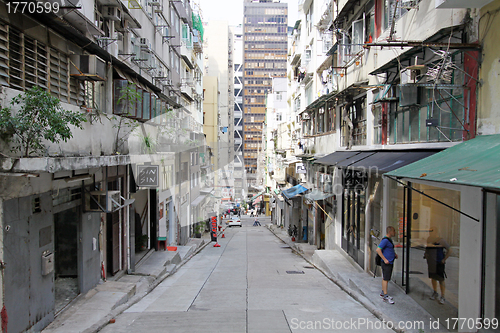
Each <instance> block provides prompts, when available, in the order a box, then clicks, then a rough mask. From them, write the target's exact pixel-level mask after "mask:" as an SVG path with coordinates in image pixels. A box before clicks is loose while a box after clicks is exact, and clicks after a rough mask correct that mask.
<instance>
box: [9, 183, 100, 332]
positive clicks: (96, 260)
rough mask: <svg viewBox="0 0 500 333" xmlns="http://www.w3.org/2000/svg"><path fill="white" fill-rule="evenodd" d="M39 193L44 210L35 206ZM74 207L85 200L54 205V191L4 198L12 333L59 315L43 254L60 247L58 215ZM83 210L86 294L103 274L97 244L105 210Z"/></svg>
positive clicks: (81, 270) (81, 272)
mask: <svg viewBox="0 0 500 333" xmlns="http://www.w3.org/2000/svg"><path fill="white" fill-rule="evenodd" d="M35 198H40V205H39V212H36V211H34V200H35ZM71 207H79V208H81V205H80V202H79V201H76V202H75V201H74V202H70V203H65V204H62V205H59V206H56V207H53V205H52V196H51V194H50V193H49V192H47V193H43V194H41V195H36V196H27V197H21V198H16V199H11V200H7V201H5V202H4V204H3V211H4V216H3V221H4V224H3V227H4V230H5V231H4V244H3V248H4V260H5V263H6V267H5V269H4V284H5V286H6V288H5V302H4V305H5V307H6V310H7V315H8V319H9V321H8V326H7V329H8V332H23V331H25V330H28V329H32V330H34V331H40V330H42V329H43V328H44V327H46V326H47V325H48V324H49V323H50V322H51V321H53V320H54V311H55V308H54V307H55V285H54V281H55V276H54V272H51V273H49V274H48V275H45V276H43V275H42V255H43V254H44V253H45V252H46V251H47V252H49V253H54V251H55V234H54V232H55V226H54V214H55V213H58V212H63V211H65V210H66V209H68V208H71ZM78 212H79V218H78V221H77V224H78V228H77V230H78V231H77V232H78V234H77V239H79V240H80V242H79V243H78V245H77V246H78V265H77V267H78V286H79V289H80V292H81V293H85V292H87V291H88V290H90V289H91V288H93V287H94V286H95V285H96V284H97V283H98V282H99V279H100V277H101V275H100V256H99V246H97V247H96V249H94V247H93V242H94V241H93V238H96V240H98V239H99V230H100V214H98V213H85V214H83V215H82V214H81V210H78ZM83 226H84V227H83ZM97 244H98V243H97Z"/></svg>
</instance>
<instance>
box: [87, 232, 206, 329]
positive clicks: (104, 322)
mask: <svg viewBox="0 0 500 333" xmlns="http://www.w3.org/2000/svg"><path fill="white" fill-rule="evenodd" d="M210 243H212V242H211V241H207V242H206V243H205V244H203V245H201V246H200V247H198V248H197V249H196V250H195V251H193V253H191V254H189V255H188V256H187V257H186V258H184V260H182V261H181V262H180V263H179V265H177V266H176V267H175V268H174V269H173V270H172V271H171V272H165V273H164V274H162V275H160V276H158V277H157V278H156V279H155V280H154V281H153V283H151V284H150V285H149V287H148V289H147V291H146V292H145V293H143V294H141V295H134V296H132V297H131V298H130V299H129V300H127V302H126V303H125V304H122V305H119V306H117V307H115V308H114V309H113V310H111V311H110V312H109V313H108V314H107V315H106V316H105V317H104V318H102V319H100V320H99V321H98V322H97V323H95V324H93V325H92V326H90V327H89V328H87V329H85V330H84V331H83V332H82V333H94V332H99V331H100V330H102V329H103V328H104V327H106V326H107V325H108V324H110V322H109V321H110V320H111V319H113V318H115V317H116V316H118V315H120V314H122V313H123V312H124V311H125V310H127V309H128V308H130V307H131V306H132V305H134V304H136V303H137V302H139V301H140V300H141V299H143V298H144V297H145V296H147V295H148V294H149V293H151V292H152V291H153V290H154V289H155V288H156V287H157V286H158V285H159V284H160V283H162V282H163V281H164V280H165V279H166V278H167V277H169V276H171V275H173V274H175V272H177V270H178V269H179V268H181V267H182V266H184V265H185V264H186V263H187V262H188V261H189V260H191V258H193V257H194V256H195V255H197V254H198V253H199V252H200V251H201V250H203V249H204V248H205V247H207V246H208V244H210Z"/></svg>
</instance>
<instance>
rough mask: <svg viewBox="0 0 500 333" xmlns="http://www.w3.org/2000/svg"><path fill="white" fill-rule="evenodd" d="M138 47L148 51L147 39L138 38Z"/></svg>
mask: <svg viewBox="0 0 500 333" xmlns="http://www.w3.org/2000/svg"><path fill="white" fill-rule="evenodd" d="M139 46H140V47H141V48H143V49H150V48H151V43H150V42H149V40H148V39H147V38H144V37H141V38H139Z"/></svg>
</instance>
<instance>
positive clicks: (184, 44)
mask: <svg viewBox="0 0 500 333" xmlns="http://www.w3.org/2000/svg"><path fill="white" fill-rule="evenodd" d="M181 57H182V60H184V62H185V63H186V65H188V67H189V68H190V69H194V65H193V63H194V62H193V48H192V46H190V45H189V41H187V40H184V39H183V40H182V41H181Z"/></svg>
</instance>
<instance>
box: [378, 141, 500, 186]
mask: <svg viewBox="0 0 500 333" xmlns="http://www.w3.org/2000/svg"><path fill="white" fill-rule="evenodd" d="M386 175H388V176H392V177H397V178H413V179H421V180H428V181H435V182H442V183H450V184H460V185H469V186H477V187H483V188H494V189H500V134H497V135H481V136H478V137H477V138H475V139H472V140H469V141H465V142H463V143H460V144H458V145H456V146H453V147H450V148H448V149H446V150H443V151H441V152H439V153H436V154H434V155H432V156H430V157H427V158H425V159H423V160H420V161H418V162H415V163H412V164H410V165H407V166H404V167H402V168H398V169H396V170H393V171H391V172H388V173H387V174H386Z"/></svg>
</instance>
